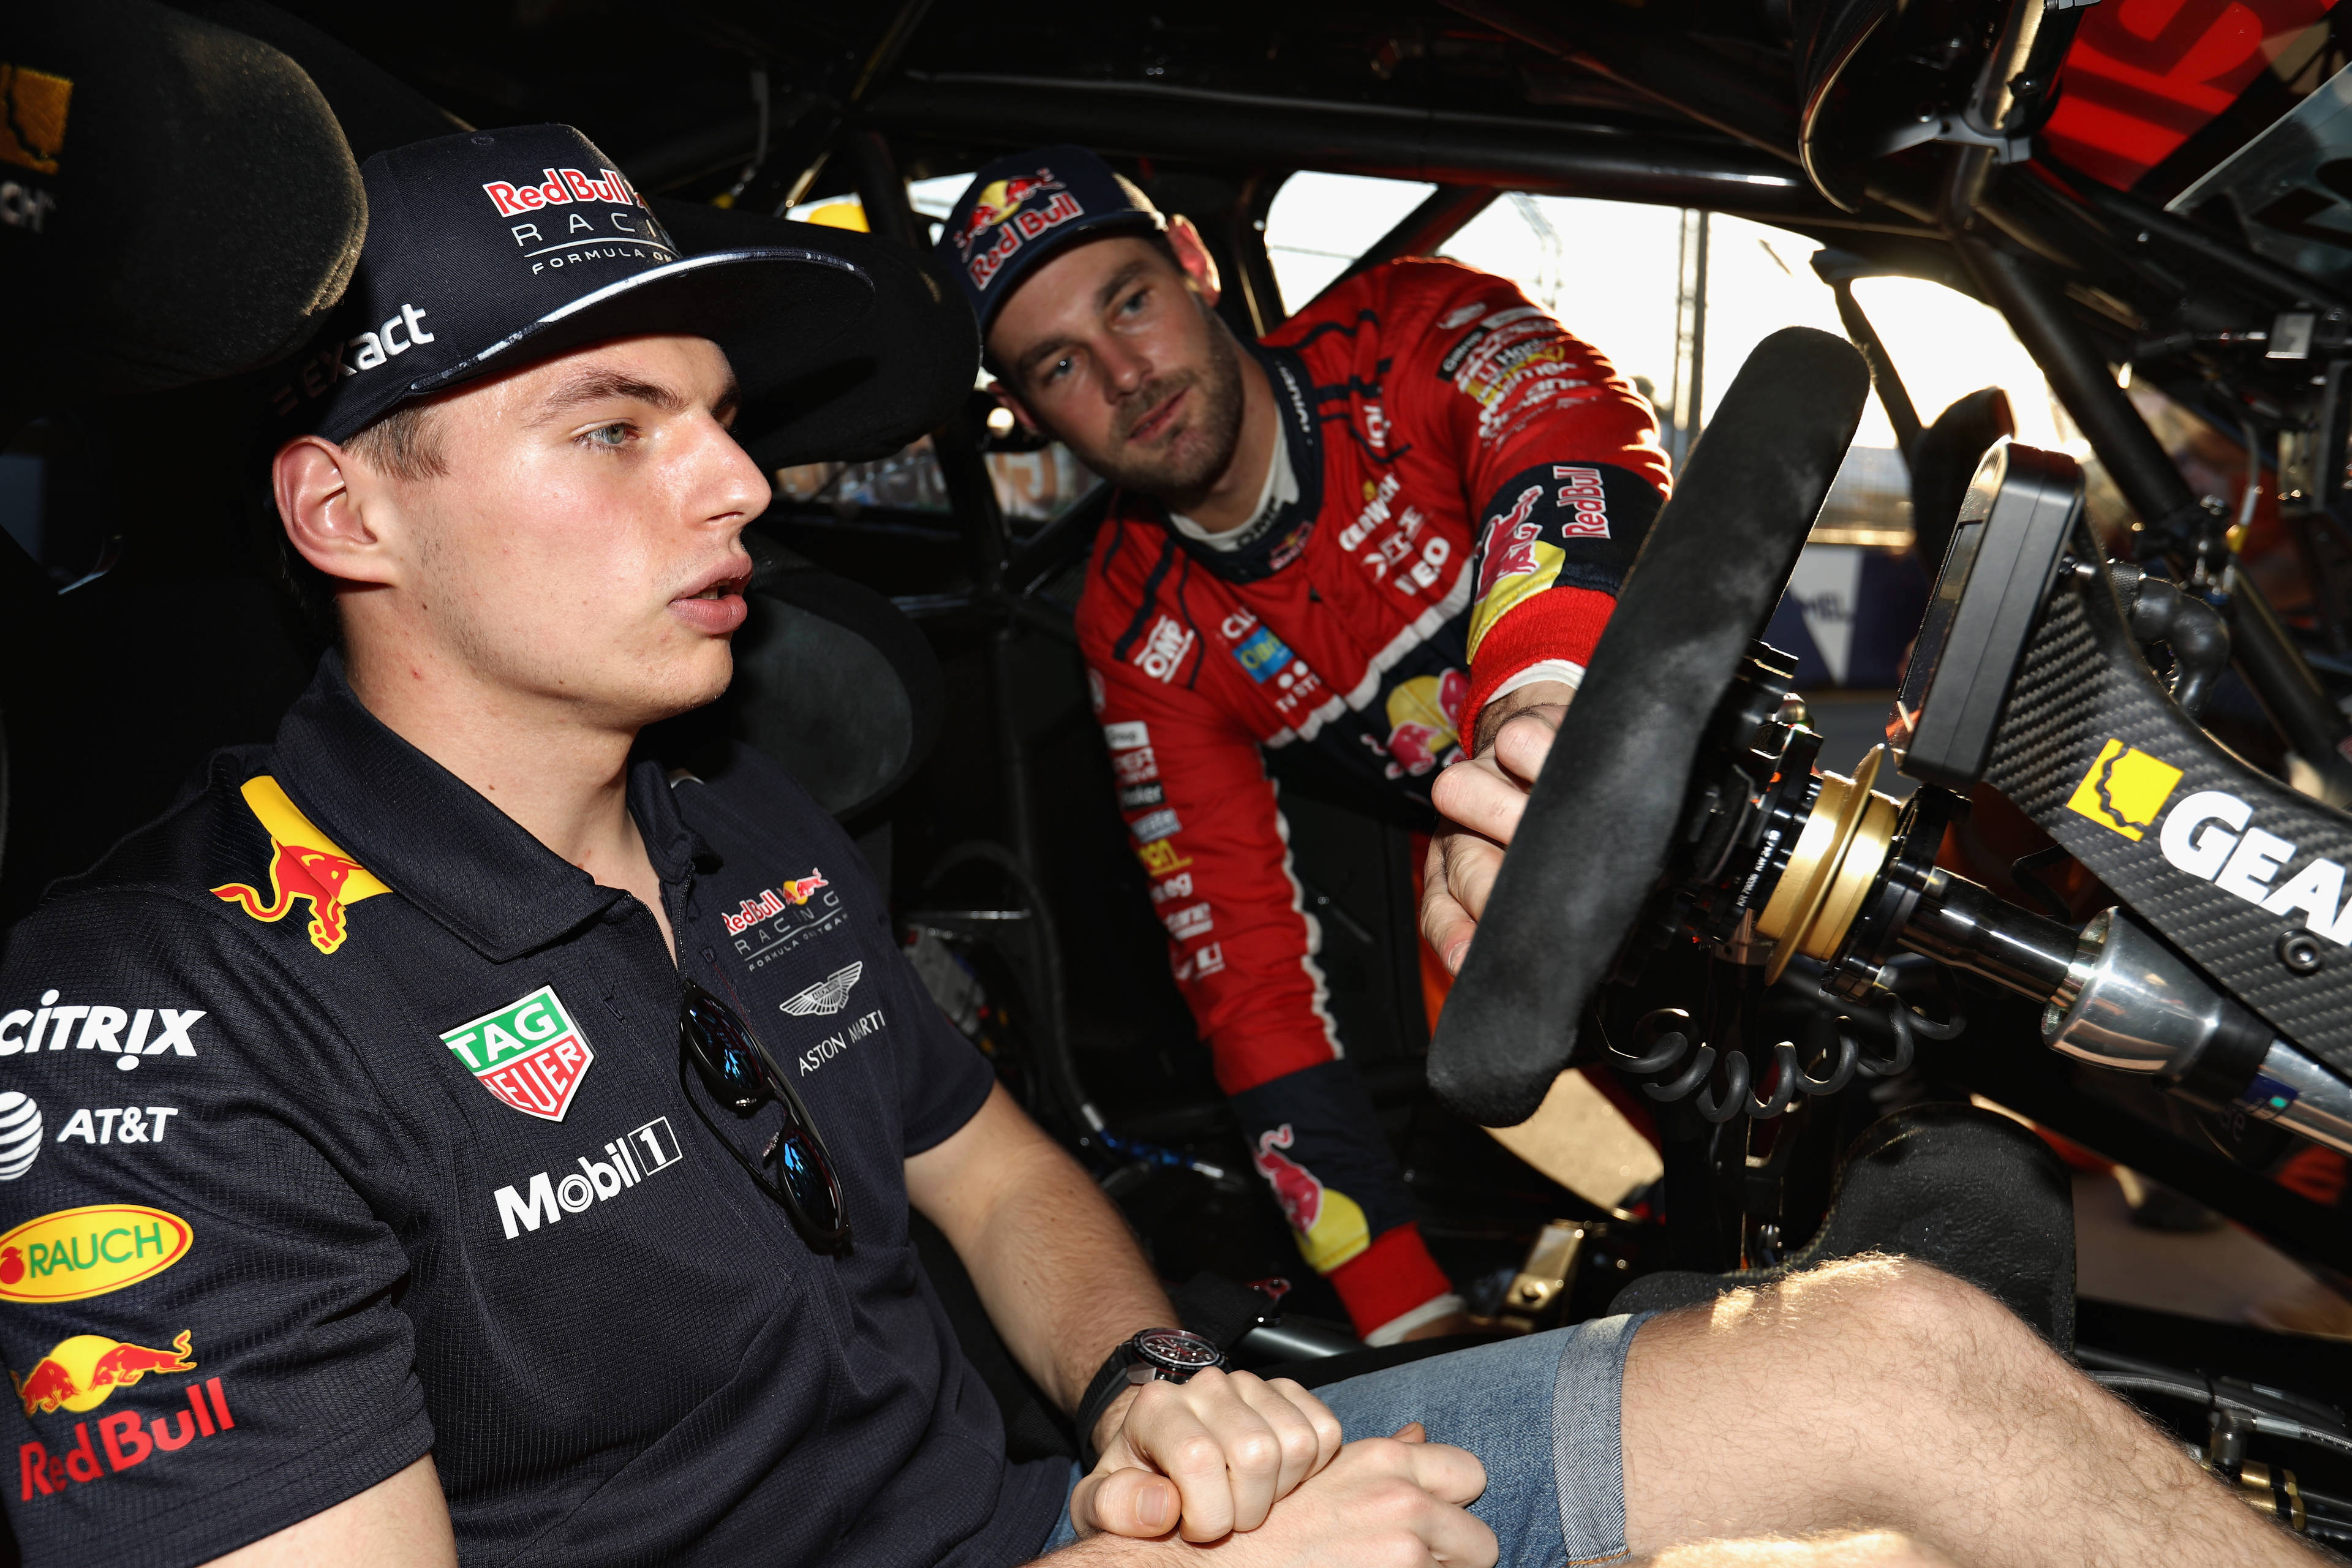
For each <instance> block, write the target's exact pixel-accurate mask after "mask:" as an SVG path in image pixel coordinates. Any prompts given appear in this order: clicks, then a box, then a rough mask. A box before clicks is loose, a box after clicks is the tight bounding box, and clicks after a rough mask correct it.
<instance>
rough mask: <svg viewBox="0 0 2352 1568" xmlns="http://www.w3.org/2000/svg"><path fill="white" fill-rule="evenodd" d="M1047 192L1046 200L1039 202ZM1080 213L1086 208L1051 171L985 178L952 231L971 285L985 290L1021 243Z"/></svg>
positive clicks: (1064, 222) (1041, 170)
mask: <svg viewBox="0 0 2352 1568" xmlns="http://www.w3.org/2000/svg"><path fill="white" fill-rule="evenodd" d="M1048 194H1050V195H1051V196H1052V200H1050V201H1041V200H1040V198H1042V197H1045V196H1046V195H1048ZM1083 216H1086V208H1084V207H1082V206H1080V205H1078V199H1077V198H1076V196H1074V195H1070V193H1069V191H1068V190H1067V189H1066V188H1065V187H1064V185H1063V184H1062V182H1061V181H1059V180H1057V179H1055V177H1054V171H1053V170H1051V169H1040V170H1038V171H1037V172H1036V173H1035V174H1014V175H1013V176H1011V177H1010V178H1007V179H1003V180H991V181H990V182H989V183H988V184H985V185H983V186H982V187H981V192H980V195H978V196H976V197H974V198H973V200H972V204H971V212H969V213H967V214H965V215H964V220H963V226H962V227H961V228H959V229H957V230H956V231H955V244H956V250H957V252H958V253H959V254H960V255H961V256H962V257H963V259H964V266H965V267H966V268H968V269H969V270H970V271H971V281H972V286H973V287H974V288H977V289H986V288H987V287H988V286H989V284H990V283H992V282H993V281H994V280H995V278H996V275H997V273H998V272H999V271H1001V270H1003V267H1004V264H1005V263H1006V262H1007V261H1010V260H1011V259H1012V258H1013V252H1015V251H1017V250H1019V249H1020V248H1021V247H1022V246H1023V245H1024V243H1026V242H1027V241H1029V240H1033V239H1034V238H1036V237H1038V236H1039V235H1041V234H1044V233H1045V232H1046V231H1047V230H1048V229H1053V228H1058V227H1060V226H1062V225H1063V224H1066V223H1067V222H1069V221H1070V220H1071V219H1072V218H1074V217H1083Z"/></svg>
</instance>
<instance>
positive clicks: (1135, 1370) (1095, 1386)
mask: <svg viewBox="0 0 2352 1568" xmlns="http://www.w3.org/2000/svg"><path fill="white" fill-rule="evenodd" d="M1224 1364H1225V1352H1223V1351H1221V1350H1219V1349H1218V1348H1217V1342H1215V1341H1214V1340H1212V1339H1208V1338H1206V1337H1204V1336H1202V1335H1200V1334H1196V1333H1193V1332H1192V1331H1190V1330H1187V1329H1146V1330H1144V1331H1142V1332H1141V1333H1139V1334H1138V1335H1136V1336H1135V1337H1134V1338H1133V1339H1131V1340H1129V1341H1128V1342H1126V1343H1125V1344H1122V1345H1120V1346H1119V1347H1118V1349H1117V1350H1114V1351H1112V1352H1110V1355H1109V1358H1108V1360H1106V1361H1105V1362H1104V1363H1103V1364H1102V1370H1101V1371H1100V1372H1097V1373H1095V1379H1094V1381H1093V1382H1092V1383H1090V1384H1087V1394H1086V1397H1085V1398H1084V1399H1081V1400H1080V1401H1078V1413H1077V1426H1078V1450H1079V1453H1080V1454H1081V1456H1082V1457H1083V1458H1084V1461H1085V1464H1086V1468H1087V1469H1089V1470H1091V1469H1093V1468H1095V1462H1096V1460H1097V1459H1098V1458H1100V1457H1101V1456H1099V1455H1098V1454H1097V1453H1096V1452H1095V1438H1094V1433H1095V1427H1096V1426H1097V1424H1099V1423H1100V1422H1101V1420H1102V1414H1103V1412H1104V1411H1106V1410H1108V1409H1109V1408H1110V1405H1111V1401H1113V1400H1115V1399H1117V1398H1118V1396H1119V1395H1120V1394H1124V1393H1126V1392H1127V1390H1128V1389H1129V1387H1131V1386H1133V1385H1135V1384H1144V1383H1183V1382H1185V1381H1187V1380H1188V1379H1190V1378H1191V1377H1192V1374H1193V1373H1199V1372H1205V1371H1207V1370H1208V1369H1209V1368H1210V1367H1213V1366H1215V1367H1222V1366H1223V1365H1224Z"/></svg>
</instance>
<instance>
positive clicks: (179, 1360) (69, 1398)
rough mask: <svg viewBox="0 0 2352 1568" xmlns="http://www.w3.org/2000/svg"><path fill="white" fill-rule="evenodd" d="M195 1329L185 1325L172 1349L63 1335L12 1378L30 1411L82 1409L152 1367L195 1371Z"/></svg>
mask: <svg viewBox="0 0 2352 1568" xmlns="http://www.w3.org/2000/svg"><path fill="white" fill-rule="evenodd" d="M192 1332H193V1331H191V1330H187V1329H183V1330H181V1331H180V1333H179V1337H178V1338H176V1339H174V1340H173V1342H172V1348H171V1349H169V1350H161V1351H159V1350H153V1349H151V1348H149V1347H148V1346H146V1345H134V1344H126V1343H124V1342H122V1341H121V1340H110V1339H108V1338H107V1337H106V1336H105V1335H103V1334H76V1335H74V1336H73V1337H72V1338H71V1339H66V1340H59V1341H58V1342H57V1343H56V1345H54V1346H53V1347H51V1349H50V1351H49V1353H48V1354H47V1355H45V1356H43V1357H42V1358H41V1359H40V1360H39V1361H37V1362H35V1363H33V1370H32V1371H30V1372H28V1373H23V1374H22V1375H19V1374H18V1373H16V1372H14V1371H11V1372H10V1373H8V1381H9V1382H11V1383H13V1384H16V1401H17V1403H18V1404H20V1405H23V1406H24V1407H25V1414H26V1415H56V1414H57V1413H58V1411H60V1410H70V1411H73V1412H74V1413H75V1414H77V1415H79V1413H81V1412H82V1411H85V1410H95V1409H97V1408H98V1407H99V1406H100V1405H103V1404H105V1403H106V1401H107V1398H108V1396H109V1395H110V1394H113V1392H114V1391H115V1390H116V1389H118V1388H129V1387H130V1386H131V1385H132V1384H135V1383H137V1382H138V1381H139V1380H140V1379H141V1378H143V1377H145V1376H146V1375H147V1374H148V1373H151V1372H152V1373H174V1372H194V1371H195V1370H196V1363H195V1362H194V1360H192V1359H190V1358H191V1357H192V1356H193V1355H194V1351H193V1349H192V1348H191V1346H190V1339H191V1335H192Z"/></svg>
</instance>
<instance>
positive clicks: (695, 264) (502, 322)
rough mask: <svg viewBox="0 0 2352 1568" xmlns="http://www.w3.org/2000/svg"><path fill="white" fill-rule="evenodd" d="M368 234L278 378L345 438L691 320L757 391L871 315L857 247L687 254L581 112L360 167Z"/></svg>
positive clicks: (414, 148) (318, 422)
mask: <svg viewBox="0 0 2352 1568" xmlns="http://www.w3.org/2000/svg"><path fill="white" fill-rule="evenodd" d="M360 177H361V180H362V183H363V184H365V185H366V187H367V204H368V226H367V240H366V243H365V244H364V245H363V247H362V249H361V251H360V260H359V267H358V270H357V271H356V272H355V273H354V275H353V276H352V284H351V288H350V289H349V290H348V291H346V293H345V294H344V296H343V299H342V302H341V304H340V305H339V306H338V307H337V308H336V310H335V313H334V315H333V316H332V317H331V324H330V326H329V327H328V328H327V330H326V331H324V332H323V333H322V334H321V336H320V338H319V339H318V340H317V341H316V342H314V343H313V344H312V346H311V347H310V349H309V350H307V351H306V352H305V353H302V354H301V355H300V356H299V357H298V358H297V359H295V360H293V361H292V362H290V363H289V364H288V365H287V366H286V367H284V368H283V369H282V370H281V372H280V373H279V374H278V376H276V377H274V378H272V379H271V380H270V381H269V382H268V384H267V385H268V392H269V398H270V404H271V406H272V409H273V411H274V412H275V413H276V414H277V415H278V416H279V417H280V418H282V419H284V420H286V421H288V422H289V426H291V427H292V428H294V429H296V430H299V431H309V432H312V433H315V434H317V435H320V436H324V437H327V438H328V439H329V440H331V441H342V440H348V439H349V438H350V437H352V436H354V435H356V434H357V433H358V432H359V431H360V430H362V429H363V428H364V427H365V426H368V425H369V424H371V423H373V421H374V420H376V419H377V418H379V417H381V416H383V415H384V414H386V413H388V412H390V411H391V410H392V409H394V407H396V406H398V405H400V404H403V403H405V402H408V401H410V400H412V399H415V398H419V397H425V396H428V395H431V394H433V393H436V392H440V391H444V390H446V389H447V388H449V387H452V386H456V385H458V384H462V383H464V382H467V381H470V380H472V379H474V378H476V377H478V376H484V375H490V374H497V373H499V372H502V371H505V370H508V369H509V368H519V367H520V366H522V365H525V364H528V363H532V362H534V361H537V360H542V359H546V358H548V357H549V356H550V355H552V354H557V353H564V352H566V351H567V350H571V349H574V348H579V347H581V346H583V345H584V344H587V343H591V342H602V341H604V340H605V339H608V338H617V337H628V336H633V335H635V334H637V333H642V332H689V333H692V334H694V335H696V336H698V337H705V338H709V339H711V340H712V341H713V342H717V343H718V344H719V347H720V348H721V349H723V350H724V351H726V353H727V357H728V360H729V362H730V364H731V365H732V366H733V368H734V371H735V374H736V378H737V380H738V381H739V382H740V383H741V384H742V388H743V391H744V394H745V395H746V396H747V397H750V396H756V395H759V394H760V393H761V392H762V391H765V390H767V389H768V388H769V387H770V386H772V385H775V384H782V382H784V381H785V380H787V379H788V378H789V377H791V376H792V375H793V373H794V372H795V371H797V370H801V369H804V368H806V367H807V366H809V365H811V364H814V363H822V361H823V359H824V357H826V356H827V351H828V350H829V349H830V348H831V347H832V346H833V345H834V344H835V342H836V341H837V340H839V339H841V338H843V337H845V336H846V335H848V334H850V333H852V332H854V331H856V330H857V329H858V327H859V325H860V323H861V322H862V321H865V320H866V317H867V316H868V314H869V313H870V312H871V311H872V310H873V308H874V304H875V295H876V284H875V280H874V279H873V278H872V277H871V276H870V275H869V274H868V272H867V271H866V269H865V268H861V267H859V266H857V265H856V263H855V262H853V261H851V260H849V259H847V258H844V257H841V256H837V255H835V254H832V253H831V252H830V251H827V250H823V249H818V248H814V247H785V246H760V247H742V248H735V249H718V250H702V251H698V252H697V253H696V254H693V255H690V256H689V255H683V254H681V253H680V252H679V250H678V249H677V247H676V246H675V245H674V244H672V242H671V240H670V237H669V234H668V232H667V230H666V229H665V228H664V227H663V226H662V225H661V224H660V222H659V221H658V220H656V218H655V216H654V215H653V213H652V211H651V210H650V209H649V208H648V207H647V206H646V203H645V199H644V198H643V197H642V196H640V195H638V194H637V191H636V189H635V187H634V186H632V185H631V184H629V181H628V179H627V177H626V176H625V175H624V174H621V173H620V171H619V170H618V169H616V168H615V167H614V163H613V160H611V159H610V158H607V157H606V156H605V155H604V153H601V152H599V151H598V150H597V148H596V146H595V144H594V143H593V142H590V141H589V140H588V139H587V138H586V137H585V136H583V135H582V134H580V132H577V131H574V130H573V129H572V127H570V126H568V125H526V126H521V127H519V128H515V129H511V130H506V131H475V132H459V133H457V134H456V135H452V136H436V137H435V138H433V139H432V140H430V141H425V142H411V143H410V144H409V145H407V146H405V147H396V148H394V149H392V150H391V151H389V152H384V153H377V154H375V155H374V156H373V157H372V158H370V159H368V161H367V162H366V163H364V164H362V166H361V169H360Z"/></svg>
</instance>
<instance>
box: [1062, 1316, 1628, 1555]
mask: <svg viewBox="0 0 2352 1568" xmlns="http://www.w3.org/2000/svg"><path fill="white" fill-rule="evenodd" d="M1652 1315H1653V1314H1651V1313H1648V1312H1641V1313H1636V1314H1633V1315H1632V1316H1629V1317H1617V1318H1596V1319H1593V1320H1592V1321H1590V1322H1585V1323H1579V1324H1577V1325H1576V1326H1575V1327H1574V1328H1570V1329H1559V1330H1555V1331H1552V1332H1550V1333H1548V1334H1532V1335H1529V1336H1528V1338H1526V1339H1523V1340H1507V1341H1505V1342H1502V1343H1499V1344H1491V1345H1481V1346H1479V1347H1478V1348H1477V1349H1476V1350H1468V1351H1457V1352H1454V1353H1453V1354H1451V1355H1442V1356H1431V1357H1429V1358H1428V1359H1426V1360H1424V1361H1416V1362H1408V1363H1405V1364H1404V1365H1402V1366H1397V1367H1391V1368H1390V1369H1389V1370H1387V1371H1386V1372H1375V1373H1367V1374H1366V1375H1365V1376H1362V1377H1351V1378H1349V1379H1348V1380H1347V1381H1346V1382H1345V1383H1335V1384H1330V1385H1328V1387H1324V1388H1318V1389H1317V1390H1315V1391H1314V1392H1315V1394H1316V1395H1317V1397H1318V1398H1320V1399H1321V1400H1322V1401H1323V1403H1324V1404H1326V1405H1329V1406H1330V1407H1331V1411H1332V1414H1334V1415H1338V1416H1339V1426H1340V1428H1341V1430H1342V1431H1344V1432H1345V1433H1346V1434H1347V1436H1348V1437H1349V1439H1350V1440H1353V1439H1355V1438H1358V1437H1385V1436H1389V1435H1390V1434H1391V1433H1392V1432H1394V1431H1395V1430H1396V1429H1397V1428H1398V1427H1400V1426H1403V1425H1404V1424H1405V1423H1406V1422H1408V1421H1418V1422H1420V1423H1421V1424H1422V1425H1423V1426H1426V1427H1428V1428H1429V1436H1430V1439H1431V1441H1433V1442H1438V1443H1452V1444H1454V1446H1455V1447H1463V1448H1467V1449H1469V1450H1470V1452H1472V1453H1473V1454H1475V1455H1476V1456H1477V1457H1478V1462H1479V1463H1480V1464H1482V1465H1484V1466H1486V1491H1485V1492H1484V1493H1483V1494H1482V1495H1481V1496H1480V1497H1479V1499H1478V1500H1477V1501H1476V1502H1475V1503H1472V1504H1471V1505H1470V1511H1471V1512H1473V1513H1475V1514H1476V1515H1477V1516H1478V1517H1479V1518H1480V1519H1482V1520H1484V1521H1486V1527H1487V1528H1488V1529H1489V1530H1492V1531H1494V1532H1495V1538H1496V1541H1497V1542H1500V1543H1501V1545H1502V1558H1501V1563H1502V1568H1573V1565H1575V1564H1580V1563H1612V1562H1615V1561H1617V1560H1618V1559H1620V1558H1622V1557H1624V1556H1625V1555H1626V1547H1625V1469H1624V1460H1623V1457H1622V1454H1621V1452H1620V1450H1619V1447H1618V1440H1617V1430H1618V1426H1617V1423H1618V1392H1619V1390H1620V1388H1621V1387H1622V1384H1623V1383H1624V1378H1625V1352H1626V1350H1627V1348H1628V1347H1629V1346H1631V1345H1632V1343H1633V1333H1634V1331H1635V1330H1637V1329H1639V1328H1640V1327H1641V1326H1642V1325H1643V1323H1644V1322H1647V1321H1649V1319H1650V1318H1651V1316H1652ZM1080 1474H1081V1472H1080V1471H1079V1469H1078V1468H1077V1467H1076V1465H1073V1466H1071V1467H1070V1484H1071V1485H1072V1486H1073V1487H1076V1485H1077V1483H1078V1479H1079V1477H1080ZM1076 1539H1077V1531H1076V1530H1075V1529H1074V1528H1073V1527H1072V1526H1071V1523H1070V1510H1069V1503H1068V1500H1067V1499H1065V1500H1064V1501H1063V1505H1062V1516H1061V1518H1060V1519H1059V1520H1057V1521H1055V1525H1054V1532H1053V1534H1052V1535H1050V1536H1048V1537H1047V1538H1046V1541H1045V1548H1044V1550H1045V1551H1047V1552H1053V1551H1057V1550H1059V1549H1060V1548H1062V1547H1065V1546H1067V1545H1069V1544H1070V1543H1071V1542H1074V1541H1076Z"/></svg>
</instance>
